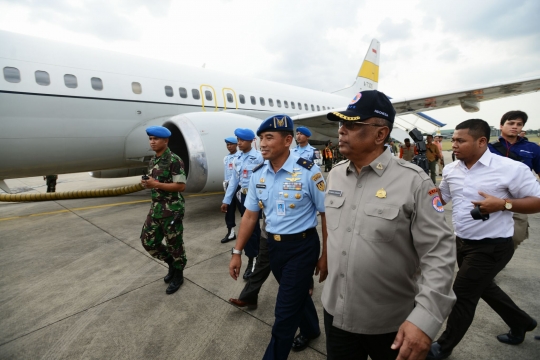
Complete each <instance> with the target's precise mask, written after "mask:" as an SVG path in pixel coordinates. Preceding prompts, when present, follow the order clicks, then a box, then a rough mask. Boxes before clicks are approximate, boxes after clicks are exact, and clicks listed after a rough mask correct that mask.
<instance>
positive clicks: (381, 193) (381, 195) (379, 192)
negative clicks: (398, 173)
mask: <svg viewBox="0 0 540 360" xmlns="http://www.w3.org/2000/svg"><path fill="white" fill-rule="evenodd" d="M375 196H376V197H378V198H379V199H384V198H386V190H384V189H383V188H380V189H379V190H377V193H376V194H375Z"/></svg>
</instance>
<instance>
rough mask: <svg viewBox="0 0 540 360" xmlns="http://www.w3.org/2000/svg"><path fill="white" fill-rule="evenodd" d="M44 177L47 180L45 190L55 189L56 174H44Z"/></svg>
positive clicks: (53, 190) (52, 190) (51, 190)
mask: <svg viewBox="0 0 540 360" xmlns="http://www.w3.org/2000/svg"><path fill="white" fill-rule="evenodd" d="M44 178H45V179H46V180H47V192H48V193H49V192H55V191H56V180H58V175H46V176H44Z"/></svg>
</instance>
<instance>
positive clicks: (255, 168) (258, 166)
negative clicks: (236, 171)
mask: <svg viewBox="0 0 540 360" xmlns="http://www.w3.org/2000/svg"><path fill="white" fill-rule="evenodd" d="M263 165H264V161H263V162H262V163H260V164H259V165H257V166H255V167H254V168H253V170H252V172H255V171H257V170H259V169H260V168H262V167H263Z"/></svg>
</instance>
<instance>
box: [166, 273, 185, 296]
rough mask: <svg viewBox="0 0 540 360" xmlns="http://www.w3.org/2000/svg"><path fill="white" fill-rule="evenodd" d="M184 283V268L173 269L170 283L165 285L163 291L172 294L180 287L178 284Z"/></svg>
mask: <svg viewBox="0 0 540 360" xmlns="http://www.w3.org/2000/svg"><path fill="white" fill-rule="evenodd" d="M183 283H184V270H183V269H175V271H174V275H173V278H172V280H171V283H170V284H169V286H168V287H167V290H165V292H166V293H167V294H169V295H170V294H173V293H175V292H176V291H177V290H178V289H180V285H182V284H183Z"/></svg>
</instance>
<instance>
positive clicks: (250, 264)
mask: <svg viewBox="0 0 540 360" xmlns="http://www.w3.org/2000/svg"><path fill="white" fill-rule="evenodd" d="M252 274H253V258H249V261H248V264H247V267H246V271H245V272H244V276H243V278H244V280H247V279H249V277H250V276H251V275H252Z"/></svg>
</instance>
